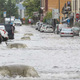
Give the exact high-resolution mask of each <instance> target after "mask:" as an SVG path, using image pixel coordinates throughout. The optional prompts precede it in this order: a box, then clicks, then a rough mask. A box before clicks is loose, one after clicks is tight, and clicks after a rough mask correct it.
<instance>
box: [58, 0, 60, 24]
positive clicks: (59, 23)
mask: <svg viewBox="0 0 80 80" xmlns="http://www.w3.org/2000/svg"><path fill="white" fill-rule="evenodd" d="M58 3H59V24H60V0H58Z"/></svg>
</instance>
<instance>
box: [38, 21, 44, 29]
mask: <svg viewBox="0 0 80 80" xmlns="http://www.w3.org/2000/svg"><path fill="white" fill-rule="evenodd" d="M42 24H43V22H39V26H38V31H40V28H41V26H42Z"/></svg>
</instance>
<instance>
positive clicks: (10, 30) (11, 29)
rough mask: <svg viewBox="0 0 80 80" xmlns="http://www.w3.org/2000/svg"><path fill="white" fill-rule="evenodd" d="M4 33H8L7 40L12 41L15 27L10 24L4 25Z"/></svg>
mask: <svg viewBox="0 0 80 80" xmlns="http://www.w3.org/2000/svg"><path fill="white" fill-rule="evenodd" d="M4 26H5V29H6V31H7V32H8V37H9V39H14V30H15V27H14V26H13V25H12V24H4Z"/></svg>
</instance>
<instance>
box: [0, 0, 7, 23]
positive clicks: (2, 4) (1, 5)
mask: <svg viewBox="0 0 80 80" xmlns="http://www.w3.org/2000/svg"><path fill="white" fill-rule="evenodd" d="M5 10H6V0H0V23H1V22H3V12H4V11H5Z"/></svg>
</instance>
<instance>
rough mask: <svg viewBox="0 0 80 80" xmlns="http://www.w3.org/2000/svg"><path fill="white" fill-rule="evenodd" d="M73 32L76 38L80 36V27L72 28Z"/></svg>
mask: <svg viewBox="0 0 80 80" xmlns="http://www.w3.org/2000/svg"><path fill="white" fill-rule="evenodd" d="M72 30H73V32H74V36H79V31H80V28H79V27H72Z"/></svg>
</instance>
